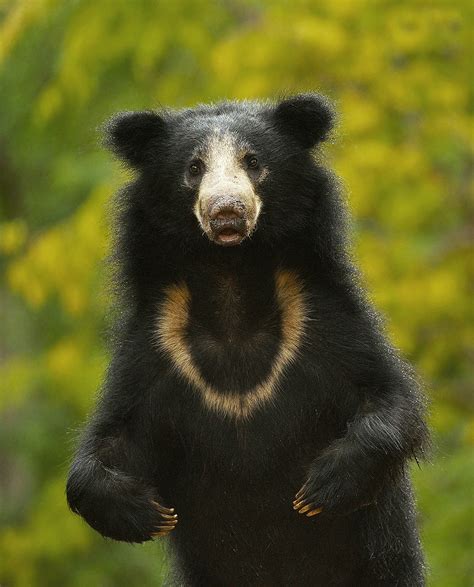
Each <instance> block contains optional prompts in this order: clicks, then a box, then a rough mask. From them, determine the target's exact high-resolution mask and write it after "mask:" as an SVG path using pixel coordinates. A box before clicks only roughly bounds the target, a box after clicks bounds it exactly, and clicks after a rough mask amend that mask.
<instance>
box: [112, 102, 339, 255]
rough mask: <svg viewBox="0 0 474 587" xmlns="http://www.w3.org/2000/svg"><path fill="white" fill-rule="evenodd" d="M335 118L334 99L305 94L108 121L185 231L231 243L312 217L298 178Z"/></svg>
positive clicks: (151, 199)
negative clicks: (307, 212) (297, 193)
mask: <svg viewBox="0 0 474 587" xmlns="http://www.w3.org/2000/svg"><path fill="white" fill-rule="evenodd" d="M332 123H333V111H332V109H331V107H330V105H329V104H328V102H327V101H326V100H325V99H324V98H322V97H321V96H319V95H317V94H303V95H298V96H295V97H293V98H289V99H287V100H283V101H282V102H280V103H278V104H270V103H260V102H224V103H221V104H217V105H215V106H199V107H197V108H194V109H186V110H181V111H175V112H161V113H158V112H136V113H124V114H120V115H118V116H117V117H115V118H113V119H112V120H111V122H110V123H109V124H108V127H107V144H108V146H109V147H111V148H112V150H113V151H114V152H115V153H116V154H117V155H118V156H119V157H120V158H121V159H123V160H124V161H125V162H127V163H128V164H129V165H131V166H133V167H135V168H136V169H137V170H138V171H139V172H140V176H141V177H142V178H143V179H144V181H145V182H147V185H148V187H147V188H146V190H145V191H148V192H149V193H148V194H147V202H148V205H149V206H150V207H151V208H152V209H153V208H155V209H156V208H160V209H161V215H162V217H166V222H167V226H168V227H170V226H175V227H176V235H177V236H178V233H179V237H180V238H183V233H187V234H188V236H193V237H194V238H201V239H202V238H203V236H204V235H205V236H206V237H207V238H208V239H209V240H210V241H211V242H212V243H214V244H216V245H220V246H226V247H228V246H234V245H238V244H240V243H241V242H242V241H244V240H245V239H246V238H248V237H250V236H251V234H252V233H253V232H254V231H257V230H262V231H263V230H265V227H266V228H267V229H270V228H272V227H273V228H274V227H275V226H276V225H277V224H278V223H280V225H283V223H284V222H285V219H286V221H287V220H289V219H291V218H292V216H294V217H295V218H296V217H297V216H298V215H299V216H301V215H303V214H304V211H305V206H304V201H302V200H301V199H298V198H296V197H295V193H294V191H295V189H297V184H298V176H300V177H302V176H303V175H304V173H305V166H307V165H311V158H310V157H309V151H310V149H311V148H312V147H314V146H315V145H316V144H317V143H319V142H320V141H322V140H324V139H325V138H326V136H327V134H328V132H329V131H330V129H331V127H332ZM306 171H307V170H306ZM142 191H143V190H142ZM163 200H166V206H160V205H159V204H160V203H163ZM173 215H174V218H172V217H173ZM151 216H153V214H151ZM159 216H160V214H159V213H157V217H159ZM191 217H192V221H191ZM171 218H172V219H173V220H175V221H176V222H175V223H173V222H170V219H171ZM261 218H262V222H261V221H260V219H261ZM158 222H159V218H158ZM169 232H170V230H169ZM171 232H172V230H171ZM189 233H191V234H189Z"/></svg>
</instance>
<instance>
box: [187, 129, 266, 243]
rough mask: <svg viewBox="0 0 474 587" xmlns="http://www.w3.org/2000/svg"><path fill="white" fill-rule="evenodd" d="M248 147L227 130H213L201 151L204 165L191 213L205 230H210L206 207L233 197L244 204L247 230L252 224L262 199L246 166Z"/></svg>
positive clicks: (256, 216) (249, 230)
mask: <svg viewBox="0 0 474 587" xmlns="http://www.w3.org/2000/svg"><path fill="white" fill-rule="evenodd" d="M247 154H248V150H247V149H245V148H244V147H243V146H241V145H239V144H238V143H237V141H236V140H235V138H234V137H232V135H230V134H221V133H219V132H216V133H215V134H214V135H213V136H212V137H211V139H210V141H209V143H208V145H207V147H206V149H205V150H204V152H202V153H201V159H202V160H203V163H204V165H205V170H204V174H203V176H202V180H201V184H200V186H199V192H198V197H197V200H196V204H195V206H194V213H195V215H196V217H197V219H198V220H199V223H200V224H201V226H202V228H203V229H204V231H205V232H206V233H209V232H210V221H209V210H210V208H211V206H212V205H213V204H214V203H215V202H217V201H218V200H219V199H221V200H226V201H229V202H231V201H235V202H238V203H240V204H242V205H243V207H244V208H245V217H246V222H247V224H248V226H247V231H248V233H251V232H252V230H253V229H254V228H255V225H256V222H257V218H258V215H259V213H260V210H261V207H262V201H261V199H260V198H259V196H258V195H257V193H256V192H255V189H254V185H253V183H252V181H251V179H250V177H249V175H248V173H247V171H246V169H245V156H246V155H247Z"/></svg>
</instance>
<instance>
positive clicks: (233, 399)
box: [155, 269, 308, 419]
mask: <svg viewBox="0 0 474 587" xmlns="http://www.w3.org/2000/svg"><path fill="white" fill-rule="evenodd" d="M275 294H276V301H277V304H278V308H279V311H280V316H281V341H280V345H279V349H278V351H277V353H276V355H275V358H274V359H273V364H272V367H271V369H270V372H269V374H268V375H267V377H266V378H265V379H264V381H262V382H261V383H259V384H257V385H255V386H253V387H251V388H249V389H248V390H247V391H245V392H243V393H239V394H237V393H232V392H228V391H226V390H220V389H216V388H215V387H213V386H212V385H210V384H209V383H208V382H207V381H205V379H204V378H203V376H202V374H201V373H200V371H199V367H198V366H197V365H196V364H195V362H194V360H193V358H192V355H191V352H190V350H189V346H188V343H187V341H186V332H187V327H188V322H189V308H190V302H191V293H190V291H189V288H188V286H187V285H186V284H185V283H183V282H182V283H178V284H174V285H171V286H169V287H167V289H166V291H165V297H164V301H163V302H162V304H161V305H160V307H159V310H158V315H157V319H156V330H155V342H156V344H157V345H158V347H159V348H160V349H161V350H163V351H164V352H165V353H166V354H167V355H168V357H169V358H170V359H171V362H172V363H173V367H174V369H175V370H176V372H177V373H178V374H179V375H180V376H181V377H182V378H183V379H184V380H185V381H187V382H188V383H190V384H191V385H192V386H193V387H194V388H195V389H196V390H197V391H198V392H199V393H200V395H201V398H202V401H203V402H204V404H205V405H206V406H207V407H208V408H210V409H211V410H214V411H216V412H218V413H220V414H222V415H225V416H227V417H231V418H235V419H246V418H248V417H249V416H250V415H251V414H252V413H253V412H254V411H255V410H256V409H258V408H259V407H261V406H263V405H264V404H265V403H267V402H269V401H271V400H272V398H273V397H274V394H275V391H276V389H277V388H278V384H279V381H280V380H281V377H282V375H283V372H284V370H285V369H286V368H287V367H288V366H289V365H290V364H291V363H292V362H293V361H294V360H295V358H296V357H297V355H298V351H299V350H300V348H301V345H302V342H303V338H304V331H305V323H306V322H307V320H308V317H307V304H306V296H305V293H304V289H303V284H302V282H301V280H300V279H299V278H298V276H297V275H296V274H295V273H294V272H292V271H288V270H283V269H282V270H278V271H277V272H276V273H275Z"/></svg>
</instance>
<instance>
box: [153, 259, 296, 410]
mask: <svg viewBox="0 0 474 587" xmlns="http://www.w3.org/2000/svg"><path fill="white" fill-rule="evenodd" d="M307 313H308V310H307V303H306V296H305V293H304V287H303V283H302V281H301V280H300V279H299V277H298V276H297V275H296V274H295V273H294V272H291V271H288V270H282V269H280V270H277V271H276V272H275V273H274V274H272V275H271V276H270V278H269V279H265V278H264V277H263V278H261V279H259V280H258V279H257V280H253V281H252V280H250V279H245V278H238V277H236V276H234V275H231V274H227V275H223V276H219V277H218V278H216V279H215V280H213V282H212V280H211V282H210V283H208V284H206V287H202V285H201V286H200V287H199V288H196V287H193V283H192V282H190V283H188V282H184V281H183V282H181V283H176V284H173V285H170V286H169V287H168V288H167V289H166V290H165V293H164V298H163V301H162V302H161V304H160V306H159V308H158V312H157V319H156V328H155V334H156V341H157V345H158V346H159V348H160V350H161V351H163V352H164V353H165V354H166V356H167V357H168V359H169V360H170V361H171V364H172V367H173V368H174V370H175V371H177V372H178V374H179V375H180V376H181V378H184V379H185V380H186V382H187V383H189V384H191V385H192V387H193V389H194V390H195V391H196V392H197V393H199V394H200V396H201V398H202V401H203V402H204V404H205V405H206V406H207V407H208V408H210V409H212V410H213V411H217V412H220V413H223V414H226V415H230V416H232V417H234V418H246V417H248V416H249V415H250V414H251V413H252V411H253V410H255V409H256V408H257V407H259V406H261V405H262V404H263V403H265V402H267V401H269V400H270V399H271V398H272V397H273V396H274V394H275V393H276V390H277V388H278V384H279V382H280V380H281V378H282V376H283V374H284V371H285V369H286V368H287V367H288V366H289V365H290V364H291V363H292V362H294V361H295V359H296V358H297V355H298V352H299V351H300V350H301V346H302V343H303V337H304V331H305V322H306V321H307Z"/></svg>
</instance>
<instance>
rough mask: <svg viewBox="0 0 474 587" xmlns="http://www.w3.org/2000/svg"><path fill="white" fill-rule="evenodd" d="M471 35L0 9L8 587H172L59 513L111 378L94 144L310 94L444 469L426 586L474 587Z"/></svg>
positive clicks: (399, 27)
mask: <svg viewBox="0 0 474 587" xmlns="http://www.w3.org/2000/svg"><path fill="white" fill-rule="evenodd" d="M472 17H473V10H472V3H471V2H469V1H468V0H457V1H456V2H447V1H446V2H444V1H442V0H440V1H438V2H436V1H435V2H425V1H417V0H403V1H402V0H398V1H391V0H386V1H383V0H381V1H379V2H371V1H370V0H337V1H334V2H329V1H319V0H312V1H311V0H292V1H291V2H290V1H289V0H274V1H269V2H257V1H256V0H221V1H220V2H208V1H205V0H181V1H179V2H171V1H169V0H156V1H154V0H116V1H113V0H110V1H108V0H75V1H74V0H63V1H60V0H17V1H13V2H8V1H7V2H5V1H4V0H3V1H2V0H0V19H1V23H0V88H1V96H2V108H1V111H0V193H1V200H0V266H1V272H2V285H1V286H0V303H1V308H2V315H1V322H2V332H3V336H2V339H1V342H0V381H1V383H0V385H1V394H0V441H1V449H0V470H1V475H0V502H1V512H0V516H1V518H0V522H1V523H2V530H1V532H0V584H1V585H2V586H4V587H7V586H19V587H29V586H31V585H38V586H48V587H54V586H65V585H67V586H76V585H77V586H83V585H92V586H95V585H97V586H104V587H106V586H122V585H123V586H129V585H144V586H146V585H156V584H157V582H159V579H158V578H159V577H160V576H162V574H163V568H164V565H165V557H164V555H163V550H162V548H161V546H160V545H158V544H147V545H145V546H136V547H131V546H127V545H121V544H116V543H113V542H107V541H104V540H102V539H101V538H100V537H98V536H97V535H95V534H94V533H93V532H92V531H91V530H90V529H89V528H88V527H87V526H86V525H85V524H84V523H83V522H82V521H81V520H80V519H79V518H77V517H75V516H73V515H72V514H70V513H69V511H68V510H67V507H66V503H65V499H64V482H65V473H66V469H67V463H68V459H69V458H70V455H71V451H72V446H73V441H74V438H75V436H76V429H77V428H78V427H79V426H80V424H81V423H82V422H83V421H84V420H85V418H86V415H87V413H88V412H89V410H90V409H91V406H92V405H93V402H94V397H95V393H96V390H97V388H98V385H99V382H100V379H101V376H102V374H103V370H104V366H105V364H106V358H107V357H106V349H105V345H104V341H103V337H102V332H103V331H104V329H105V326H106V321H105V316H106V310H107V307H108V304H110V297H109V296H108V295H107V289H106V287H104V283H105V281H106V280H105V277H104V276H105V275H106V271H105V266H104V263H103V260H104V259H105V257H106V256H107V251H108V242H109V238H108V232H107V226H108V219H107V216H106V210H107V206H106V203H107V201H108V200H109V198H110V196H111V194H112V193H113V191H114V190H115V189H116V187H117V185H118V184H119V183H120V182H121V181H122V180H123V179H124V177H123V172H121V171H120V170H119V169H118V167H117V166H116V165H114V164H113V163H112V161H111V158H110V157H109V156H107V155H106V154H105V153H103V152H102V151H101V149H100V148H99V146H98V145H99V141H98V135H97V130H96V129H97V127H98V126H99V125H100V124H101V123H102V122H103V121H104V120H105V119H106V118H107V117H108V116H109V115H110V114H112V113H114V112H115V111H117V110H131V109H141V108H150V107H155V106H158V105H159V104H165V105H172V106H176V107H179V106H185V105H192V104H195V103H196V102H200V101H212V100H217V99H219V98H258V97H275V96H278V95H280V94H282V93H290V92H295V91H301V90H315V89H316V90H320V91H322V92H323V93H326V94H329V95H330V96H331V97H332V98H333V99H335V100H336V101H337V104H338V108H339V110H340V112H341V122H340V130H339V136H338V137H337V140H336V141H334V143H333V144H331V145H329V147H328V149H327V157H328V160H329V163H330V164H331V165H332V166H334V167H335V168H336V170H337V171H338V173H339V174H340V175H341V176H342V178H343V180H344V181H345V183H346V184H347V186H348V192H349V198H350V205H351V208H352V211H353V213H354V216H355V228H356V235H357V237H356V241H355V254H356V255H357V258H358V259H359V261H360V263H361V265H362V267H363V270H364V274H365V277H366V280H367V282H368V285H369V287H370V288H371V291H372V292H373V297H374V300H375V302H376V303H377V304H378V306H379V307H380V308H381V309H382V310H383V311H384V312H385V313H386V314H387V315H388V316H389V317H390V318H389V322H388V328H389V330H390V333H391V335H392V336H393V338H394V340H395V342H396V343H397V344H398V346H399V347H400V348H401V349H402V351H403V352H404V353H405V354H406V355H407V356H408V358H409V359H410V360H412V361H413V362H414V363H415V364H416V365H417V367H418V369H419V371H420V372H421V374H422V376H423V377H424V379H425V380H426V382H427V389H428V390H429V395H430V398H431V400H432V404H431V422H432V426H433V429H434V436H435V444H436V448H435V457H434V462H433V464H432V465H424V466H423V467H422V469H421V470H415V471H414V474H415V480H416V485H417V489H418V495H419V502H420V510H421V514H420V524H421V527H422V532H423V541H424V544H425V548H426V552H427V556H428V561H429V564H430V567H431V572H430V582H429V584H430V585H432V586H434V587H462V586H468V585H472V584H473V582H474V571H473V567H474V563H473V558H472V552H473V551H472V546H473V528H474V512H473V495H472V489H473V487H474V479H473V470H474V467H473V465H474V463H473V445H474V405H473V404H474V402H473V396H472V394H471V393H470V389H469V368H470V367H469V359H470V358H471V359H472V355H473V353H472V347H471V349H470V350H469V341H470V340H471V341H472V334H473V333H472V324H473V321H472V318H473V316H472V310H473V307H472V303H471V299H470V295H469V284H470V283H471V284H472V277H473V271H472V270H473V267H472V256H471V255H472V250H470V248H469V242H470V240H469V234H470V232H471V231H472V223H473V207H472V206H473V202H472V199H470V191H469V190H470V179H471V177H470V173H471V171H472V146H473V145H472V100H471V97H472V95H471V93H470V89H471V85H470V79H469V73H470V70H469V67H470V59H471V58H472V56H471V55H470V54H469V53H470V52H469V48H471V49H472V32H473V31H472ZM121 174H122V175H121Z"/></svg>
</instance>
